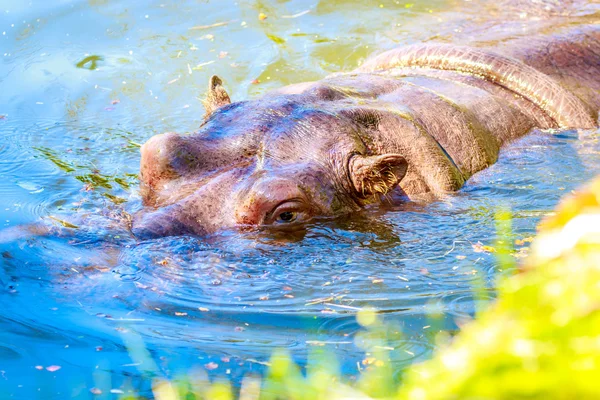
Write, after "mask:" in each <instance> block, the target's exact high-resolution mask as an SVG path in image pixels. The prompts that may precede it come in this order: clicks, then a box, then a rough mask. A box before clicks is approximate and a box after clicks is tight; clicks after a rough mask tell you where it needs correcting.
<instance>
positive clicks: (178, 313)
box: [175, 311, 188, 317]
mask: <svg viewBox="0 0 600 400" xmlns="http://www.w3.org/2000/svg"><path fill="white" fill-rule="evenodd" d="M175 315H176V316H178V317H185V316H186V315H188V313H186V312H178V311H175Z"/></svg>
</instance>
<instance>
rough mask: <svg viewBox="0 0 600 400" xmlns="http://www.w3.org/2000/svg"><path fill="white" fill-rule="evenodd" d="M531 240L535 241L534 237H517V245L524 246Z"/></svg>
mask: <svg viewBox="0 0 600 400" xmlns="http://www.w3.org/2000/svg"><path fill="white" fill-rule="evenodd" d="M531 242H533V237H531V236H529V237H526V238H523V239H516V240H515V245H517V246H523V245H525V243H531Z"/></svg>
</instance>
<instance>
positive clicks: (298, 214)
mask: <svg viewBox="0 0 600 400" xmlns="http://www.w3.org/2000/svg"><path fill="white" fill-rule="evenodd" d="M305 209H306V207H305V206H304V204H303V203H302V202H300V201H295V200H292V201H285V202H283V203H281V204H279V205H278V206H277V207H275V208H274V209H273V211H271V212H270V213H269V214H267V216H266V217H265V220H264V222H263V223H264V224H267V225H269V224H291V223H292V222H298V221H302V220H304V219H306V218H307V217H308V215H307V213H306V211H305Z"/></svg>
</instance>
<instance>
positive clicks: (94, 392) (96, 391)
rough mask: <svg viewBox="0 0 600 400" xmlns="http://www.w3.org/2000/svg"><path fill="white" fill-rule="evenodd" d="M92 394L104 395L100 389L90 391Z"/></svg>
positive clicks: (94, 388)
mask: <svg viewBox="0 0 600 400" xmlns="http://www.w3.org/2000/svg"><path fill="white" fill-rule="evenodd" d="M90 393H91V394H95V395H100V394H102V390H100V389H98V388H97V387H93V388H91V389H90Z"/></svg>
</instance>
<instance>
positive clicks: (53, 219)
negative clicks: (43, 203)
mask: <svg viewBox="0 0 600 400" xmlns="http://www.w3.org/2000/svg"><path fill="white" fill-rule="evenodd" d="M48 218H50V219H51V220H52V221H55V222H58V223H59V224H60V225H62V226H63V227H64V228H71V229H79V227H78V226H77V225H73V224H71V223H69V222H67V221H64V220H62V219H58V218H56V217H53V216H52V215H49V216H48Z"/></svg>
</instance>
